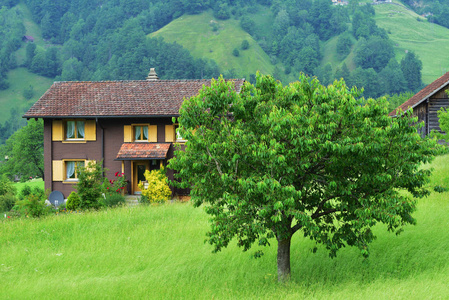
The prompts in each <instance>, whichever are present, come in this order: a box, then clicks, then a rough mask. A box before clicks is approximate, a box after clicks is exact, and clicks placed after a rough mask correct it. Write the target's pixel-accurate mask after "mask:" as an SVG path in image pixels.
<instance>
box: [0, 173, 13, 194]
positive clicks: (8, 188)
mask: <svg viewBox="0 0 449 300" xmlns="http://www.w3.org/2000/svg"><path fill="white" fill-rule="evenodd" d="M5 194H13V195H15V194H16V188H15V187H14V185H13V183H12V182H11V181H10V180H9V179H8V177H6V175H5V174H3V175H2V176H1V177H0V195H5Z"/></svg>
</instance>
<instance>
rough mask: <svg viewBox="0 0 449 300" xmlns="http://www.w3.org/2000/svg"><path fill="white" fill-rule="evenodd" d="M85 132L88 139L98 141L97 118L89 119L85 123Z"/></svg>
mask: <svg viewBox="0 0 449 300" xmlns="http://www.w3.org/2000/svg"><path fill="white" fill-rule="evenodd" d="M84 134H85V138H86V141H96V140H97V131H96V124H95V120H87V121H86V123H85V124H84Z"/></svg>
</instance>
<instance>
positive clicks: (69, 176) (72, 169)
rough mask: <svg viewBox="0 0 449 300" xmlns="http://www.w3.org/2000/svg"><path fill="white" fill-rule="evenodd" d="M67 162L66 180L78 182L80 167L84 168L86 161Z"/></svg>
mask: <svg viewBox="0 0 449 300" xmlns="http://www.w3.org/2000/svg"><path fill="white" fill-rule="evenodd" d="M64 162H65V180H67V181H77V180H78V171H79V168H80V167H84V160H68V161H64Z"/></svg>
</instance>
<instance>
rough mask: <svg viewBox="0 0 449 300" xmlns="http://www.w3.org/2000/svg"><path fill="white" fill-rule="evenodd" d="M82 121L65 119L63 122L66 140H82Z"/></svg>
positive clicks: (83, 134) (83, 135)
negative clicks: (64, 122)
mask: <svg viewBox="0 0 449 300" xmlns="http://www.w3.org/2000/svg"><path fill="white" fill-rule="evenodd" d="M84 137H85V132H84V121H67V122H66V124H65V138H66V140H84Z"/></svg>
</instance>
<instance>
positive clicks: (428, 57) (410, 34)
mask: <svg viewBox="0 0 449 300" xmlns="http://www.w3.org/2000/svg"><path fill="white" fill-rule="evenodd" d="M395 2H396V1H395ZM375 10H376V17H375V19H376V22H377V25H378V26H379V27H381V28H384V29H385V30H387V32H389V36H390V39H391V40H392V41H393V43H394V45H395V46H394V49H395V53H396V59H397V60H398V61H400V60H401V59H402V57H404V56H405V54H406V51H407V50H408V51H410V50H412V51H414V52H415V53H416V54H417V55H418V57H419V58H420V59H421V61H422V62H423V70H422V79H423V82H424V83H426V84H429V83H431V82H432V81H434V80H435V79H437V78H438V77H440V76H441V75H443V74H444V73H446V72H447V71H449V59H448V57H447V49H449V29H447V28H445V27H442V26H439V25H436V24H432V23H429V22H427V21H426V20H425V19H424V18H422V17H420V16H418V15H417V14H416V13H414V12H413V11H411V10H408V9H407V8H405V7H404V6H402V5H394V4H382V5H376V6H375ZM418 18H420V20H421V22H419V21H418V20H417V19H418Z"/></svg>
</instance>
